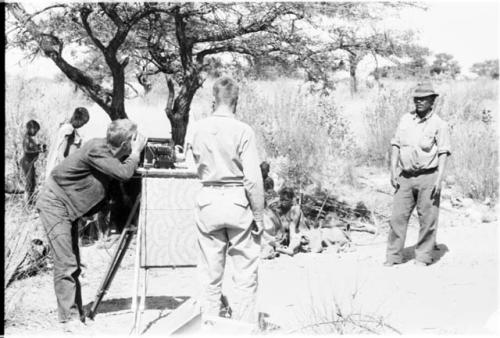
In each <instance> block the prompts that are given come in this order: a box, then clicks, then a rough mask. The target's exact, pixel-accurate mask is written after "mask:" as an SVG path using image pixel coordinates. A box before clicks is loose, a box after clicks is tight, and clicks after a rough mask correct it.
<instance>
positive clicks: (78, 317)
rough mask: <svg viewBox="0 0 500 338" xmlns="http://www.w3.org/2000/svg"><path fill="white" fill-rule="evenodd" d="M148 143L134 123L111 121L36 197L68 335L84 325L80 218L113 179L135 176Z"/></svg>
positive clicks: (64, 163)
mask: <svg viewBox="0 0 500 338" xmlns="http://www.w3.org/2000/svg"><path fill="white" fill-rule="evenodd" d="M145 144H146V138H145V137H144V136H142V135H141V134H138V133H137V125H136V124H135V123H133V122H132V121H130V120H127V119H121V120H116V121H113V122H112V123H111V124H110V125H109V127H108V130H107V134H106V138H96V139H92V140H89V141H88V142H86V143H85V144H84V145H83V146H82V148H80V149H78V150H77V151H75V152H74V153H72V154H70V155H69V156H68V157H67V158H65V159H64V160H63V161H62V162H61V163H60V164H59V165H57V166H56V167H55V168H54V169H53V170H52V171H51V174H50V176H49V177H48V179H47V180H46V182H45V185H44V188H43V190H42V192H41V194H40V196H39V198H38V201H37V208H38V212H39V214H40V219H41V221H42V225H43V227H44V229H45V232H46V234H47V238H48V242H49V247H50V249H51V253H52V256H53V259H54V289H55V293H56V298H57V308H58V315H59V321H60V322H62V323H64V325H63V328H64V329H65V331H73V330H78V329H81V328H82V325H83V324H82V323H83V322H85V314H84V312H83V306H82V295H81V287H80V283H79V280H78V276H79V274H80V255H79V248H78V226H77V222H76V220H77V219H78V218H79V217H81V216H83V215H85V214H88V213H92V212H93V210H92V209H93V208H94V207H96V206H97V205H98V204H99V203H100V202H101V201H102V200H103V199H104V197H105V196H106V190H107V188H108V183H109V181H110V180H111V179H117V180H120V181H124V180H128V179H130V178H131V177H132V175H133V174H134V171H135V169H136V168H137V165H138V163H139V154H140V152H141V151H142V149H143V148H144V146H145Z"/></svg>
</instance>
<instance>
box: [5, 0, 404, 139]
mask: <svg viewBox="0 0 500 338" xmlns="http://www.w3.org/2000/svg"><path fill="white" fill-rule="evenodd" d="M7 6H8V7H7V8H8V9H9V13H10V14H11V19H13V20H12V21H13V24H14V25H15V27H16V29H14V30H13V31H12V32H13V33H11V34H9V35H8V38H9V46H15V47H20V48H22V49H24V50H26V51H29V52H31V53H32V54H33V55H38V54H42V55H44V56H46V57H49V58H50V59H52V61H53V62H54V63H55V65H56V66H57V67H59V69H61V71H62V72H63V73H64V74H65V75H66V76H67V77H68V79H69V80H71V81H72V82H74V83H75V85H77V86H78V88H80V89H81V90H82V91H84V92H85V93H86V94H87V95H88V96H89V97H90V98H92V100H94V101H95V102H96V103H97V104H98V105H99V106H100V107H101V108H102V109H103V110H104V111H105V112H106V113H107V114H108V115H109V116H110V117H111V118H112V119H116V118H122V117H126V116H127V115H126V112H125V107H124V100H125V96H126V86H132V83H139V84H140V85H142V86H143V87H144V89H145V90H146V91H148V90H149V89H150V88H151V83H152V81H151V80H150V77H151V76H154V75H156V74H163V76H164V77H165V80H166V81H167V87H168V93H166V95H165V96H166V107H165V112H166V115H167V117H168V119H169V120H170V123H171V126H172V138H173V140H174V142H175V143H176V144H183V143H184V136H185V133H186V128H187V124H188V122H189V109H190V105H191V102H192V99H193V97H194V94H195V93H196V91H197V90H198V88H200V86H201V85H202V84H203V81H204V79H205V77H206V74H207V72H209V71H213V69H214V66H216V65H217V62H216V61H214V60H215V58H217V57H218V56H221V55H230V56H232V57H234V56H236V55H240V56H243V57H244V58H245V59H246V60H249V61H250V62H251V63H252V62H254V63H255V62H259V60H260V61H261V62H262V61H263V60H265V63H268V64H282V65H287V67H288V69H296V70H301V71H303V72H305V74H306V79H307V80H310V81H315V82H322V83H324V84H325V88H331V84H332V82H333V79H332V74H333V73H334V72H336V71H338V70H340V69H344V68H345V67H346V64H347V63H348V62H350V63H351V64H353V65H354V64H356V62H359V59H360V58H361V57H362V56H364V55H366V54H367V53H372V54H374V55H375V54H376V55H379V56H382V57H388V56H391V55H396V56H399V55H402V54H404V53H405V48H409V47H408V46H409V41H406V40H405V38H404V37H401V36H399V35H397V34H390V35H389V34H387V32H375V33H373V32H372V34H369V35H366V36H365V35H363V36H361V35H360V34H359V28H360V27H361V26H362V25H363V22H366V21H367V20H375V19H381V18H383V15H384V13H385V11H386V10H388V9H391V10H393V9H395V10H397V9H399V8H400V7H401V6H403V5H401V4H399V3H391V2H384V3H370V2H366V3H365V2H332V3H311V4H309V3H307V4H306V3H297V2H290V3H279V2H264V3H261V2H247V3H216V2H210V3H202V2H188V3H183V2H173V3H163V2H161V3H147V2H146V3H108V2H106V3H64V4H60V5H54V6H50V7H46V8H44V9H43V10H41V11H39V12H36V13H28V12H27V11H26V10H25V8H24V7H23V6H22V5H20V4H18V3H10V4H8V5H7ZM405 46H406V47H405ZM346 53H347V54H346ZM346 55H348V57H347V58H346Z"/></svg>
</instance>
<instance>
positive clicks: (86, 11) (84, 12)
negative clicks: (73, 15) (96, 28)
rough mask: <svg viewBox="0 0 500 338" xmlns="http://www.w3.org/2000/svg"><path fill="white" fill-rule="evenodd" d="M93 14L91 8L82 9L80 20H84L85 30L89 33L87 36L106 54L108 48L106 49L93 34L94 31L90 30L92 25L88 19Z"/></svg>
mask: <svg viewBox="0 0 500 338" xmlns="http://www.w3.org/2000/svg"><path fill="white" fill-rule="evenodd" d="M91 12H92V9H91V8H89V7H82V8H81V9H80V18H81V19H82V24H83V28H84V29H85V32H87V35H88V36H89V37H90V39H91V40H92V42H93V43H94V45H96V46H97V48H99V49H100V50H101V51H103V52H105V51H106V47H104V45H103V43H102V42H101V40H99V39H98V38H97V37H96V36H95V35H94V33H93V32H92V29H91V28H90V25H89V22H88V18H89V15H90V13H91Z"/></svg>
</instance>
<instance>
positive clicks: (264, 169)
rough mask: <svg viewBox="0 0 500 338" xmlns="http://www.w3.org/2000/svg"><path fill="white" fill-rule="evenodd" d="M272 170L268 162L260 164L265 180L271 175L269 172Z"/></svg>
mask: <svg viewBox="0 0 500 338" xmlns="http://www.w3.org/2000/svg"><path fill="white" fill-rule="evenodd" d="M270 169H271V166H270V165H269V163H267V162H266V161H264V162H262V163H261V164H260V171H261V172H262V177H263V178H266V177H267V175H268V174H269V170H270Z"/></svg>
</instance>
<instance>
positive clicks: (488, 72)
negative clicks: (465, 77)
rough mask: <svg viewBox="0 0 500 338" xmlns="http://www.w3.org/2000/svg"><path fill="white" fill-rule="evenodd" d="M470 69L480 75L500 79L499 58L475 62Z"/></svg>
mask: <svg viewBox="0 0 500 338" xmlns="http://www.w3.org/2000/svg"><path fill="white" fill-rule="evenodd" d="M470 71H471V72H473V73H475V74H477V75H479V76H484V77H489V78H492V79H496V80H498V76H499V74H498V59H496V60H486V61H483V62H477V63H474V64H473V65H472V67H471V69H470Z"/></svg>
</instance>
